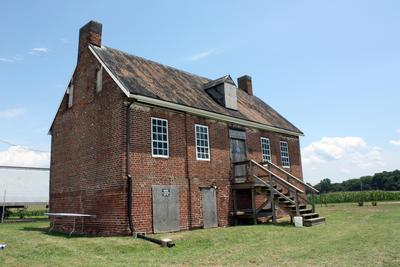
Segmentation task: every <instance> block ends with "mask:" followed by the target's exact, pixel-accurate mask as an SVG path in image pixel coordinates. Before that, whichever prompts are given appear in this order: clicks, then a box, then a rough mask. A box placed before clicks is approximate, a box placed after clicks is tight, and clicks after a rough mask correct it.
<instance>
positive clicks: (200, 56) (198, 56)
mask: <svg viewBox="0 0 400 267" xmlns="http://www.w3.org/2000/svg"><path fill="white" fill-rule="evenodd" d="M216 53H217V51H216V50H215V49H210V50H207V51H203V52H200V53H197V54H194V55H191V56H189V57H188V58H187V60H189V61H198V60H201V59H203V58H206V57H209V56H211V55H214V54H216Z"/></svg>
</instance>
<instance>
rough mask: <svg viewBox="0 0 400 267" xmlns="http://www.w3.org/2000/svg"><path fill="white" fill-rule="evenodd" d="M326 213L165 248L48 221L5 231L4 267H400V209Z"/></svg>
mask: <svg viewBox="0 0 400 267" xmlns="http://www.w3.org/2000/svg"><path fill="white" fill-rule="evenodd" d="M366 204H367V206H364V207H358V206H357V205H356V204H335V205H329V206H328V207H320V205H318V211H319V212H320V213H321V214H322V216H325V217H326V218H327V224H326V225H320V226H316V227H310V228H294V227H292V226H290V225H287V224H285V223H283V224H281V225H277V226H275V225H272V224H266V225H256V226H240V227H228V228H217V229H210V230H195V231H187V232H179V233H173V234H163V235H159V236H160V237H161V236H162V237H170V238H172V239H173V240H174V241H175V243H176V246H175V247H173V248H170V249H168V248H161V247H159V246H157V245H155V244H153V243H150V242H147V241H144V240H140V239H133V238H131V237H72V238H68V237H67V236H65V235H59V234H51V235H48V234H47V233H46V227H47V226H48V223H46V222H35V223H13V224H3V225H0V243H6V244H7V248H6V249H5V250H2V251H0V266H149V265H151V266H169V265H177V266H192V265H197V266H198V265H203V266H204V265H211V266H220V265H230V266H248V265H252V266H257V265H258V266H400V203H378V206H376V207H373V206H371V203H366Z"/></svg>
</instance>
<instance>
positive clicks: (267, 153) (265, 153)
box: [261, 137, 271, 161]
mask: <svg viewBox="0 0 400 267" xmlns="http://www.w3.org/2000/svg"><path fill="white" fill-rule="evenodd" d="M261 152H262V159H263V161H271V146H270V143H269V139H268V138H265V137H261Z"/></svg>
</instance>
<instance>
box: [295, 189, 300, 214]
mask: <svg viewBox="0 0 400 267" xmlns="http://www.w3.org/2000/svg"><path fill="white" fill-rule="evenodd" d="M295 202H296V216H300V210H299V192H297V190H296V191H295Z"/></svg>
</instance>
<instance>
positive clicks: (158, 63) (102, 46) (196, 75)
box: [101, 45, 213, 83]
mask: <svg viewBox="0 0 400 267" xmlns="http://www.w3.org/2000/svg"><path fill="white" fill-rule="evenodd" d="M101 48H105V49H111V50H115V51H118V52H120V53H122V54H125V55H127V56H130V57H136V58H139V59H142V60H145V61H148V62H151V63H153V64H156V65H160V66H163V67H164V68H168V69H172V70H175V71H178V72H182V73H185V74H187V75H190V76H195V77H198V78H201V79H206V80H207V82H210V81H213V79H210V78H207V77H204V76H200V75H198V74H194V73H191V72H188V71H185V70H181V69H178V68H175V67H172V66H169V65H166V64H163V63H160V62H157V61H154V60H152V59H148V58H144V57H141V56H137V55H133V54H130V53H128V52H125V51H122V50H119V49H115V48H112V47H109V46H105V45H101ZM207 82H206V83H207Z"/></svg>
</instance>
